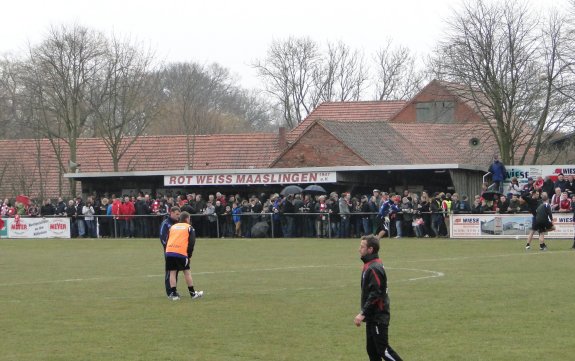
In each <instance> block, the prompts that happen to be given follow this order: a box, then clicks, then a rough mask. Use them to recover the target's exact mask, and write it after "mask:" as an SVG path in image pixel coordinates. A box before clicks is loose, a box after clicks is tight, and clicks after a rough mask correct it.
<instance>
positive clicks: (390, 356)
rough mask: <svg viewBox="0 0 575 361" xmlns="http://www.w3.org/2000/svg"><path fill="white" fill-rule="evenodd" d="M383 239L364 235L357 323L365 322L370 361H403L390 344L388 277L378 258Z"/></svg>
mask: <svg viewBox="0 0 575 361" xmlns="http://www.w3.org/2000/svg"><path fill="white" fill-rule="evenodd" d="M378 251H379V239H378V238H377V237H376V236H374V235H369V236H363V237H362V238H361V243H360V246H359V254H360V255H361V260H362V261H363V263H364V264H363V271H362V273H361V312H360V313H359V314H358V315H357V316H355V319H354V320H353V322H354V323H355V325H356V326H357V327H359V326H361V323H362V322H365V330H366V350H367V354H368V356H369V360H370V361H381V359H382V358H383V359H384V360H387V361H401V360H402V359H401V357H400V356H399V355H398V354H397V352H395V351H394V350H393V349H392V348H391V346H390V345H389V339H388V329H389V319H390V312H389V296H388V295H387V276H386V274H385V269H384V268H383V264H382V263H381V260H380V259H379V256H378Z"/></svg>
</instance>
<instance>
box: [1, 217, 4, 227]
mask: <svg viewBox="0 0 575 361" xmlns="http://www.w3.org/2000/svg"><path fill="white" fill-rule="evenodd" d="M2 228H4V220H3V219H2V218H0V229H2Z"/></svg>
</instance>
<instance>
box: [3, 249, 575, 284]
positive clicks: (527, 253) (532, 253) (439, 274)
mask: <svg viewBox="0 0 575 361" xmlns="http://www.w3.org/2000/svg"><path fill="white" fill-rule="evenodd" d="M564 253H573V251H571V250H561V251H545V252H540V251H535V250H534V251H524V252H521V253H506V254H498V255H486V256H481V255H474V256H462V257H446V258H428V259H415V260H402V261H401V262H402V263H419V262H441V261H463V260H468V259H482V258H502V257H514V256H543V255H545V254H564ZM334 267H336V268H346V267H354V268H358V269H361V264H358V263H354V264H335V265H332V264H330V265H308V266H286V267H273V268H254V269H244V270H229V271H203V272H193V271H192V274H194V275H211V274H226V273H245V272H272V271H285V270H298V269H312V268H334ZM386 268H388V269H404V270H412V271H420V272H427V273H432V275H430V276H425V277H416V278H412V279H409V280H408V281H417V280H420V279H428V278H437V277H443V276H444V275H445V274H444V273H443V272H439V271H431V270H423V269H415V268H414V269H410V268H393V267H386ZM164 276H165V275H164V274H157V275H144V276H140V277H149V278H151V277H164ZM122 278H134V276H113V277H91V278H70V279H63V280H49V281H36V282H18V283H16V282H15V283H0V287H10V286H27V285H38V284H50V283H67V282H70V283H72V282H84V281H101V280H107V279H122ZM396 282H398V281H396Z"/></svg>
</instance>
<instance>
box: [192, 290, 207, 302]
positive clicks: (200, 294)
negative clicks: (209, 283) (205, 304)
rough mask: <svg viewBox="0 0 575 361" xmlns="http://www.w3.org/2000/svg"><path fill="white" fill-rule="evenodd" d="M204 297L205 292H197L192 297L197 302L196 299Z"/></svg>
mask: <svg viewBox="0 0 575 361" xmlns="http://www.w3.org/2000/svg"><path fill="white" fill-rule="evenodd" d="M202 297H204V291H196V292H194V294H193V295H192V300H195V299H196V298H202Z"/></svg>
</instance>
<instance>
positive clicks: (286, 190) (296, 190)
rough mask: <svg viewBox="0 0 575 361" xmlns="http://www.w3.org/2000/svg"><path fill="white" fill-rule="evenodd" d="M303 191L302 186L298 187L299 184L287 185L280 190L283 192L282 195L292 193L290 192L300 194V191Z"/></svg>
mask: <svg viewBox="0 0 575 361" xmlns="http://www.w3.org/2000/svg"><path fill="white" fill-rule="evenodd" d="M302 191H303V188H302V187H298V186H294V185H291V186H287V187H285V188H284V189H282V191H281V192H280V194H281V195H282V196H288V195H290V194H298V193H301V192H302Z"/></svg>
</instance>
